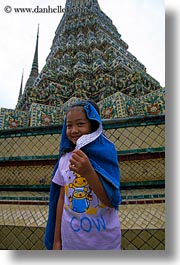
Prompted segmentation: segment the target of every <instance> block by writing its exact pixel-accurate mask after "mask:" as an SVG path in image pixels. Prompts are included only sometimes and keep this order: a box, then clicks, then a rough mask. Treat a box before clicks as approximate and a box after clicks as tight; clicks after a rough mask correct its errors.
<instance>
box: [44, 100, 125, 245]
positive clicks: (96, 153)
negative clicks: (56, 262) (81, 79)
mask: <svg viewBox="0 0 180 265" xmlns="http://www.w3.org/2000/svg"><path fill="white" fill-rule="evenodd" d="M75 105H76V106H83V107H84V110H85V113H86V115H87V118H88V119H89V120H90V121H91V123H96V125H97V126H96V127H97V129H96V130H95V131H94V132H92V133H91V134H87V135H83V136H81V137H80V138H79V139H78V141H77V144H76V146H75V147H74V149H81V150H82V151H83V152H84V153H85V154H86V155H87V156H88V158H89V160H90V162H91V164H92V166H93V168H94V170H95V171H96V172H97V173H98V174H99V177H100V180H101V182H102V184H103V187H104V189H105V191H106V194H107V196H108V198H109V200H110V201H111V204H112V205H113V206H114V208H115V209H118V206H119V204H120V202H121V196H120V170H119V165H118V157H117V152H116V149H115V146H114V144H113V143H112V142H111V141H110V140H108V139H107V138H106V136H105V135H104V134H103V131H102V121H101V118H100V115H99V113H98V112H97V110H96V108H95V107H94V106H93V105H92V104H91V103H90V102H88V101H81V102H77V103H76V104H74V105H73V106H75ZM70 148H72V143H71V142H70V141H69V139H68V137H67V135H66V118H65V120H64V124H63V128H62V135H61V142H60V151H59V159H60V157H61V156H62V155H63V154H64V153H65V152H66V150H68V149H70ZM58 164H59V160H58V162H57V164H56V165H55V168H54V171H53V176H54V174H55V172H56V170H57V168H58ZM59 192H60V187H59V185H57V184H55V183H53V182H52V183H51V187H50V198H49V213H48V221H47V226H46V231H45V236H44V244H45V246H46V248H47V249H52V248H53V241H54V230H55V223H56V208H57V202H58V198H59Z"/></svg>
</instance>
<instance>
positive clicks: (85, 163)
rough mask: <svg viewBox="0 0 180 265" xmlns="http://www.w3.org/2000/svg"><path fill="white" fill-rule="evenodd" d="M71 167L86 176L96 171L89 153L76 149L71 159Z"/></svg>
mask: <svg viewBox="0 0 180 265" xmlns="http://www.w3.org/2000/svg"><path fill="white" fill-rule="evenodd" d="M69 169H70V170H72V171H74V172H76V173H77V174H79V175H81V176H83V177H86V176H87V175H90V174H91V173H92V172H94V169H93V167H92V165H91V163H90V161H89V158H88V157H87V155H86V154H85V153H84V152H83V151H81V150H74V151H73V153H72V157H71V159H70V165H69Z"/></svg>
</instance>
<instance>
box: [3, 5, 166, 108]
mask: <svg viewBox="0 0 180 265" xmlns="http://www.w3.org/2000/svg"><path fill="white" fill-rule="evenodd" d="M65 2H66V1H65V0H51V1H50V0H26V1H23V0H8V1H7V0H1V1H0V32H1V41H0V58H1V59H0V107H5V108H13V109H14V108H15V105H16V103H17V99H18V95H19V88H20V83H21V76H22V71H23V69H24V83H23V85H25V83H26V81H27V78H28V76H29V73H30V70H31V66H32V61H33V56H34V50H35V43H36V34H37V27H38V24H40V29H39V71H41V69H42V68H43V66H44V65H45V60H46V58H47V56H48V54H49V52H50V47H51V45H52V40H53V37H54V34H55V30H56V28H57V26H58V24H59V22H60V20H61V17H62V15H63V13H49V14H47V13H34V14H32V13H15V11H14V8H19V7H21V8H23V7H24V8H33V9H34V8H37V6H38V7H39V8H45V7H48V6H50V7H51V8H56V7H57V6H59V7H62V8H64V7H65ZM98 2H99V4H100V7H101V9H102V11H104V13H105V14H106V15H108V16H109V18H110V19H111V20H112V21H113V24H114V25H115V26H116V28H117V30H118V32H119V33H120V34H121V38H122V39H123V40H124V41H125V42H126V43H127V44H128V45H129V49H128V51H129V52H131V53H132V54H133V55H134V56H136V57H137V59H138V60H139V61H140V62H141V63H143V64H144V65H145V66H146V69H147V73H149V74H150V75H151V76H152V77H154V78H155V79H156V80H158V81H159V82H160V84H161V85H162V86H165V6H164V0H111V1H110V0H99V1H98ZM7 6H10V7H12V12H10V13H7V12H5V9H6V11H9V10H10V9H9V7H8V8H7ZM23 88H24V86H23Z"/></svg>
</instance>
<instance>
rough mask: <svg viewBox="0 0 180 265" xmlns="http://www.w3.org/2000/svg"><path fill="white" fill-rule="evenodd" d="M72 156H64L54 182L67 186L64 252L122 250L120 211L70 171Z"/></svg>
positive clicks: (62, 228)
mask: <svg viewBox="0 0 180 265" xmlns="http://www.w3.org/2000/svg"><path fill="white" fill-rule="evenodd" d="M71 156H72V153H71V152H70V153H66V154H65V155H64V156H62V157H61V159H60V162H59V165H58V169H57V171H56V173H55V175H54V178H53V182H54V183H56V184H58V185H60V186H64V189H65V198H64V209H63V215H62V222H61V237H62V249H63V250H92V249H95V250H113V249H117V250H120V244H121V230H120V221H119V217H118V214H117V211H116V210H115V209H114V208H110V207H106V206H104V205H103V204H102V203H101V201H100V200H99V199H98V197H97V196H96V194H95V193H94V192H93V191H92V189H91V188H90V187H89V185H88V183H87V180H86V179H85V178H84V177H82V176H80V175H77V174H74V173H73V172H72V171H70V169H69V159H70V158H71Z"/></svg>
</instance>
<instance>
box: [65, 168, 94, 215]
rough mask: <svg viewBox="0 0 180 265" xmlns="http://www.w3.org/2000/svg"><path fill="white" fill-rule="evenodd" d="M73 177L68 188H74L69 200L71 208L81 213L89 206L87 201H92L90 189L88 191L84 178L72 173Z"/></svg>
mask: <svg viewBox="0 0 180 265" xmlns="http://www.w3.org/2000/svg"><path fill="white" fill-rule="evenodd" d="M74 175H75V179H74V181H73V183H70V184H69V188H72V189H74V190H73V193H72V196H70V197H69V201H70V202H71V203H72V210H73V211H75V212H77V213H83V212H85V211H86V210H87V209H88V208H89V201H92V195H91V191H89V192H88V182H87V180H86V178H84V177H82V176H81V175H79V174H77V173H74Z"/></svg>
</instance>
